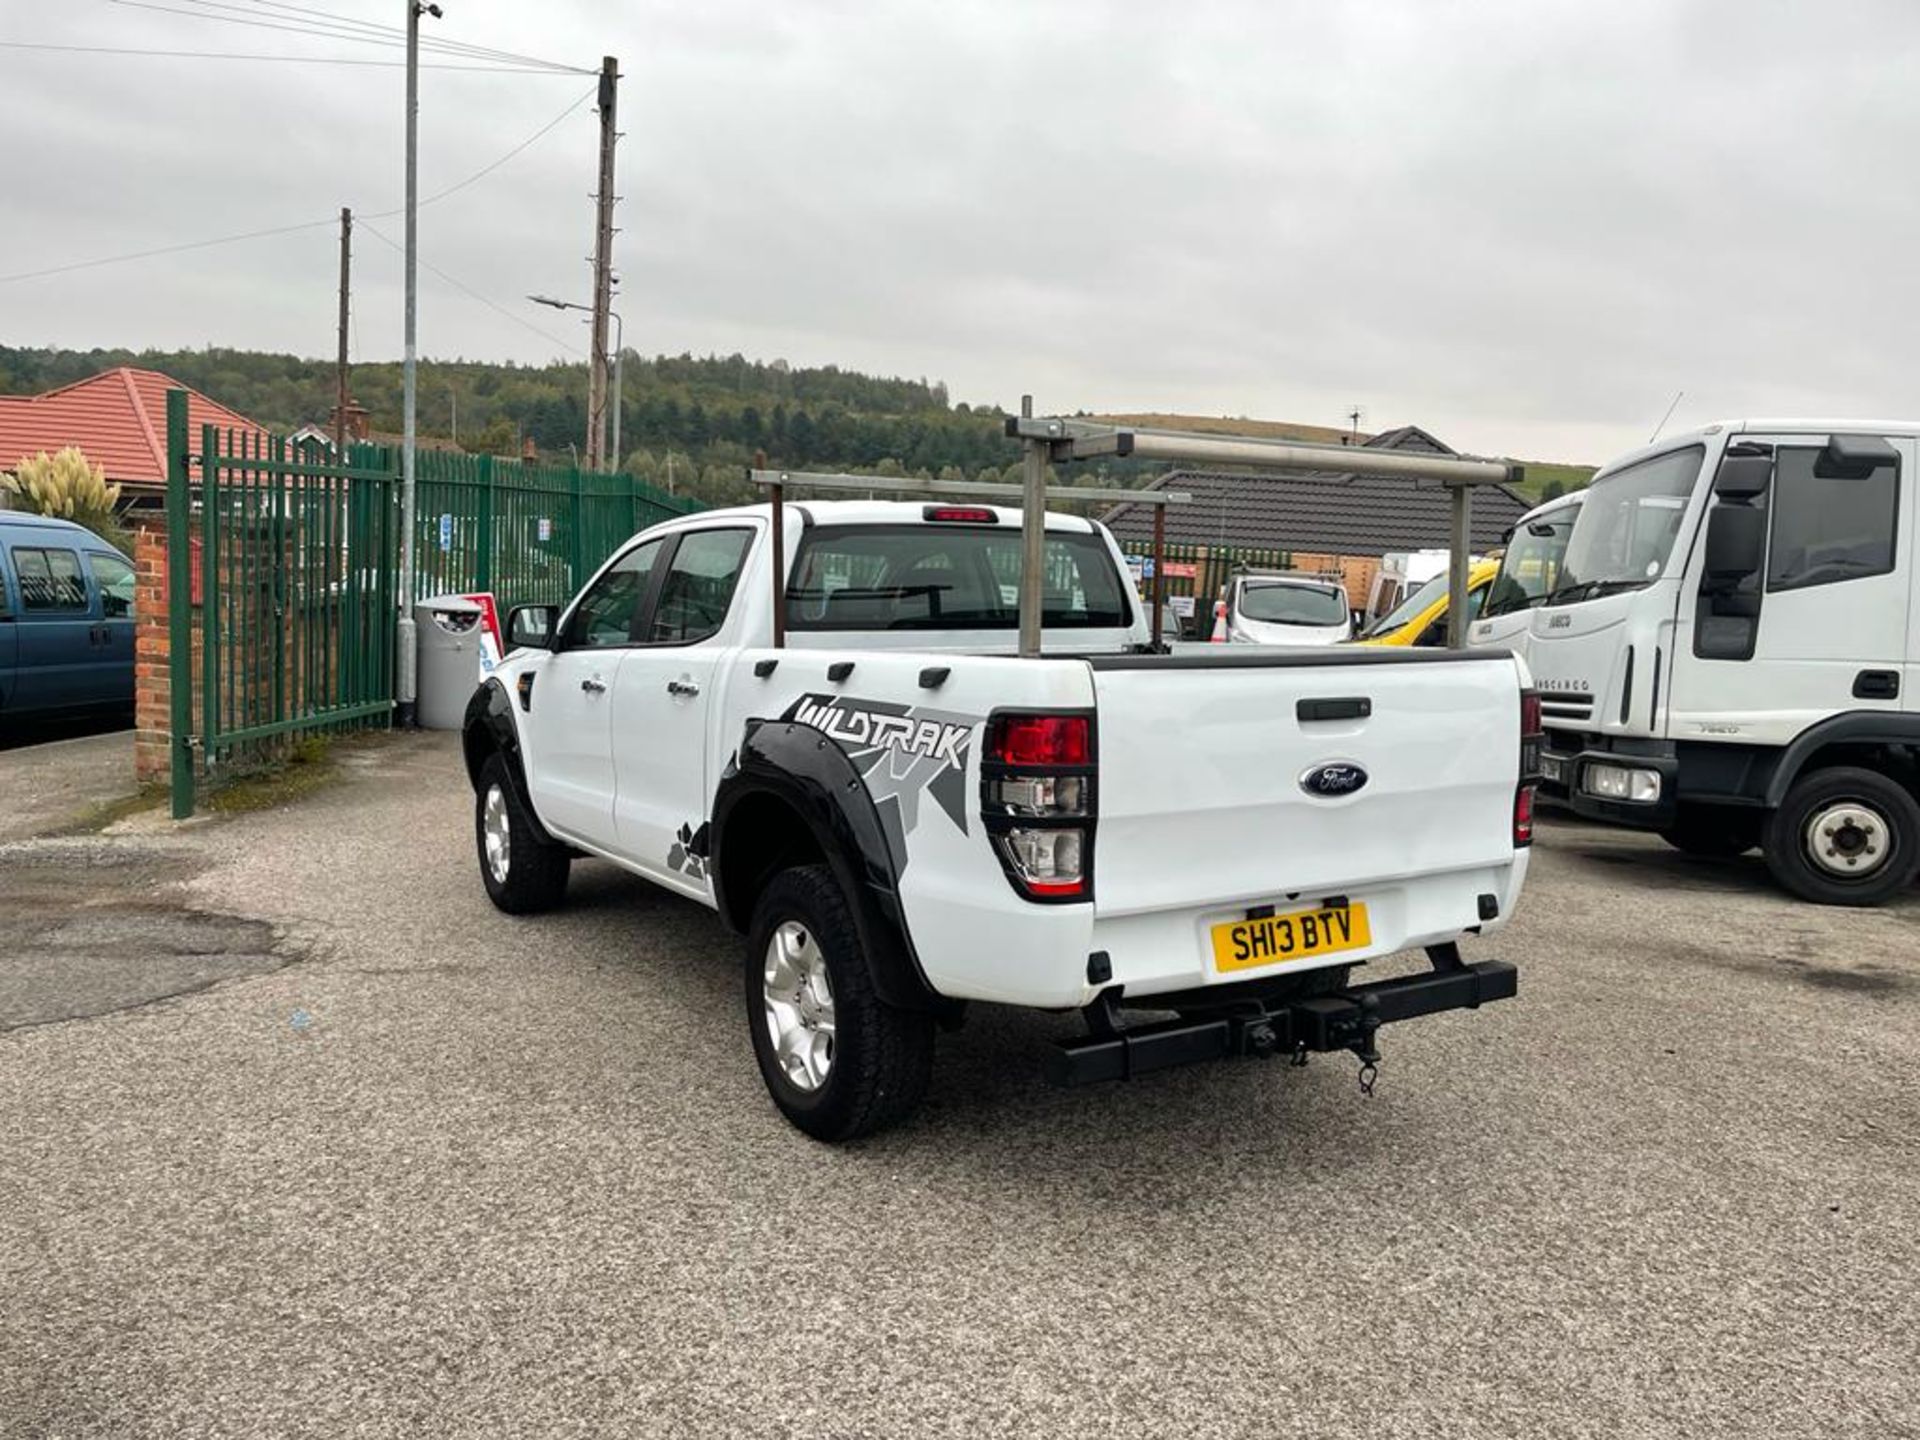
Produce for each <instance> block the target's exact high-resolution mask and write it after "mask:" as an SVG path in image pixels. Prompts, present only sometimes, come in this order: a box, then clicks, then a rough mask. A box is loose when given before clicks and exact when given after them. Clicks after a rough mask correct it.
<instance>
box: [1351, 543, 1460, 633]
mask: <svg viewBox="0 0 1920 1440" xmlns="http://www.w3.org/2000/svg"><path fill="white" fill-rule="evenodd" d="M1447 554H1448V552H1447V551H1445V550H1394V551H1389V552H1388V553H1387V554H1385V555H1382V556H1381V557H1380V568H1379V569H1378V570H1376V571H1374V574H1373V585H1372V587H1371V588H1370V589H1369V590H1368V591H1367V609H1366V613H1365V614H1364V615H1363V616H1361V619H1360V628H1361V629H1362V630H1363V631H1364V630H1368V629H1371V628H1372V627H1373V626H1375V625H1377V624H1379V623H1380V620H1381V618H1382V617H1384V616H1386V615H1389V614H1391V613H1392V611H1393V608H1394V607H1395V606H1396V605H1398V604H1399V603H1400V602H1401V601H1403V600H1405V599H1406V598H1407V597H1408V596H1409V595H1411V594H1413V592H1414V591H1416V590H1418V589H1419V588H1420V587H1421V586H1422V585H1424V584H1426V583H1427V582H1428V581H1429V580H1431V579H1433V578H1434V576H1436V575H1444V574H1446V573H1447Z"/></svg>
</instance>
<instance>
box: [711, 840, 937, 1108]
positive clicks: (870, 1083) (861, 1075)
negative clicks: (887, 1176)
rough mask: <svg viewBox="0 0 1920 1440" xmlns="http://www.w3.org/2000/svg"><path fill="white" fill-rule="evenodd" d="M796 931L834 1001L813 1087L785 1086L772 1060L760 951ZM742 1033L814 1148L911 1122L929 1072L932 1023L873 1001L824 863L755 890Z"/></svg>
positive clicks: (842, 902)
mask: <svg viewBox="0 0 1920 1440" xmlns="http://www.w3.org/2000/svg"><path fill="white" fill-rule="evenodd" d="M790 923H798V924H799V925H800V926H801V927H802V928H803V929H804V930H805V931H806V932H807V933H808V934H810V935H811V936H812V937H813V941H814V943H815V945H816V946H817V947H818V950H819V952H820V954H821V956H822V957H823V958H824V962H825V968H826V971H827V976H828V980H829V982H830V985H831V993H832V1016H833V1036H832V1042H831V1059H830V1063H829V1064H828V1066H827V1069H826V1075H825V1078H824V1079H823V1080H822V1081H821V1082H820V1083H819V1085H818V1088H816V1089H812V1090H808V1089H805V1088H802V1087H801V1086H800V1085H797V1084H796V1083H795V1082H794V1081H793V1080H792V1079H790V1078H789V1077H788V1075H787V1073H786V1070H785V1069H784V1068H783V1066H782V1064H781V1062H780V1060H779V1059H778V1058H777V1057H776V1054H775V1038H774V1028H773V1023H772V1022H771V1021H770V1019H769V1014H768V1004H767V993H766V992H767V964H768V952H769V948H770V947H771V946H772V943H773V939H774V935H775V933H776V932H777V931H779V930H780V929H781V927H783V926H786V925H788V924H790ZM744 978H745V994H746V1011H747V1030H748V1033H749V1035H750V1036H751V1037H752V1040H753V1054H754V1059H755V1060H756V1061H757V1062H758V1063H759V1066H760V1077H761V1079H762V1080H764V1081H765V1082H766V1086H767V1093H768V1094H769V1095H771V1096H772V1097H773V1103H774V1104H775V1105H776V1106H778V1107H779V1109H780V1112H781V1114H783V1115H785V1116H786V1117H787V1119H788V1120H790V1121H792V1122H793V1124H794V1125H795V1126H797V1127H798V1128H799V1129H801V1130H803V1131H805V1132H806V1133H807V1134H809V1135H811V1136H813V1137H814V1138H815V1139H816V1140H825V1141H829V1142H838V1141H843V1140H853V1139H857V1138H859V1137H860V1136H863V1135H871V1134H873V1133H874V1132H876V1131H878V1130H883V1129H885V1128H886V1127H887V1126H889V1125H893V1124H896V1123H898V1122H899V1121H901V1120H904V1119H905V1118H906V1117H907V1116H908V1115H910V1114H911V1113H912V1112H913V1110H914V1109H915V1108H916V1107H917V1106H918V1105H919V1104H920V1101H921V1100H922V1098H923V1097H924V1096H925V1095H926V1092H927V1082H928V1080H929V1078H930V1077H931V1075H932V1073H933V1032H934V1017H933V1016H932V1015H931V1014H928V1013H924V1012H920V1011H912V1010H901V1009H896V1008H895V1007H893V1006H891V1005H888V1004H886V1003H884V1002H883V1001H882V1000H881V999H880V997H879V996H878V995H876V994H875V993H874V988H873V978H872V974H871V972H870V971H869V969H868V966H867V957H866V954H865V952H864V951H863V949H862V947H861V944H860V932H859V930H858V929H857V928H856V927H855V925H854V920H853V912H852V910H851V908H850V907H849V906H848V904H847V898H846V896H845V895H844V894H843V893H842V892H841V889H840V885H839V882H838V881H837V880H835V879H834V876H833V872H832V871H831V870H830V869H828V868H827V867H826V866H825V865H807V866H801V867H798V868H795V869H791V870H783V871H782V872H780V874H778V875H776V876H775V877H774V878H773V879H772V880H771V881H770V882H769V883H768V885H767V887H766V889H765V890H764V891H762V892H761V895H760V898H759V900H758V902H757V903H756V904H755V905H754V910H753V924H752V926H751V928H750V929H749V931H748V934H747V953H746V957H745V966H744Z"/></svg>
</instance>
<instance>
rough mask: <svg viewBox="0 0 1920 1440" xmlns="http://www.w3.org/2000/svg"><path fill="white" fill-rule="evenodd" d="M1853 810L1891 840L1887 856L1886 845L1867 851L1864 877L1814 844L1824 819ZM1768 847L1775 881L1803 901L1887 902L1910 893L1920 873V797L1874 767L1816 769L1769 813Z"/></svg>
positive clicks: (1887, 842)
mask: <svg viewBox="0 0 1920 1440" xmlns="http://www.w3.org/2000/svg"><path fill="white" fill-rule="evenodd" d="M1851 807H1857V808H1858V810H1859V811H1861V812H1865V813H1866V814H1867V815H1869V816H1871V817H1874V818H1875V819H1876V820H1877V821H1878V824H1879V826H1880V834H1879V835H1877V836H1873V837H1871V838H1873V839H1876V840H1883V844H1884V850H1885V854H1884V856H1883V857H1882V856H1880V855H1879V851H1880V850H1881V848H1883V847H1882V846H1881V845H1876V846H1875V853H1874V854H1862V855H1861V857H1860V858H1861V868H1862V871H1863V873H1862V874H1860V875H1859V876H1858V877H1855V876H1851V875H1846V874H1836V873H1835V872H1834V869H1833V868H1832V866H1831V865H1823V864H1821V863H1819V861H1818V860H1816V858H1815V857H1814V855H1813V853H1812V852H1811V851H1810V849H1809V833H1808V832H1809V827H1810V826H1811V825H1812V824H1813V822H1814V821H1815V820H1816V818H1817V817H1819V816H1820V815H1822V814H1836V813H1844V812H1845V810H1847V809H1848V808H1851ZM1840 828H1841V829H1842V830H1843V831H1844V829H1845V827H1844V826H1842V827H1840ZM1856 829H1857V827H1856ZM1765 852H1766V859H1767V868H1768V869H1769V870H1771V871H1772V872H1773V878H1774V879H1775V880H1777V881H1778V882H1779V883H1780V885H1781V887H1782V888H1784V889H1786V890H1787V891H1789V892H1791V893H1792V894H1794V895H1797V896H1799V897H1800V898H1801V899H1802V900H1811V901H1813V902H1814V903H1815V904H1816V905H1879V904H1881V903H1883V902H1884V901H1887V900H1890V899H1892V898H1893V897H1894V896H1895V895H1898V894H1900V893H1901V892H1902V891H1904V890H1906V889H1907V887H1908V886H1910V885H1912V884H1913V881H1914V876H1915V875H1916V874H1920V801H1916V800H1915V799H1914V797H1913V794H1912V792H1911V791H1909V790H1908V789H1907V788H1906V787H1905V786H1904V785H1902V784H1900V782H1899V781H1897V780H1891V779H1889V778H1888V777H1887V776H1885V775H1882V774H1880V773H1879V772H1877V771H1874V770H1863V769H1860V768H1858V767H1856V766H1851V765H1842V766H1835V767H1833V768H1832V769H1829V770H1815V771H1813V772H1811V773H1809V774H1806V775H1803V776H1801V777H1800V778H1799V779H1798V780H1796V781H1795V782H1794V784H1793V788H1792V789H1790V790H1789V791H1787V798H1786V799H1785V800H1783V801H1781V803H1780V808H1779V809H1778V810H1776V811H1774V812H1773V814H1772V816H1771V817H1769V819H1768V821H1767V833H1766V840H1765ZM1868 862H1873V863H1871V865H1870V866H1869V864H1868Z"/></svg>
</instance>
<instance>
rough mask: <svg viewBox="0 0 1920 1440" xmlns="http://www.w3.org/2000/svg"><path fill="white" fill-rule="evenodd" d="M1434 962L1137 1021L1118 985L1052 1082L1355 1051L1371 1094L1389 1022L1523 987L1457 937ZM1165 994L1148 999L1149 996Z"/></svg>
mask: <svg viewBox="0 0 1920 1440" xmlns="http://www.w3.org/2000/svg"><path fill="white" fill-rule="evenodd" d="M1427 959H1428V960H1429V961H1430V962H1432V965H1433V968H1432V969H1431V970H1429V971H1427V972H1426V973H1424V974H1420V975H1403V976H1400V977H1399V978H1398V979H1393V980H1377V981H1374V982H1373V983H1372V984H1369V985H1352V986H1348V987H1347V988H1346V989H1344V990H1335V991H1333V992H1332V993H1331V994H1327V995H1316V996H1313V997H1312V998H1311V999H1306V1000H1265V999H1258V998H1247V999H1239V1000H1226V999H1225V997H1222V1001H1220V1002H1216V1004H1217V1005H1218V1006H1219V1010H1218V1013H1217V1014H1216V1013H1208V1012H1202V1013H1193V1012H1192V1011H1190V1012H1189V1013H1188V1014H1186V1015H1183V1016H1181V1017H1180V1018H1178V1019H1175V1020H1164V1021H1159V1022H1157V1023H1155V1024H1152V1025H1141V1026H1137V1027H1133V1028H1128V1027H1127V1026H1125V1025H1124V1024H1123V1023H1122V1022H1121V1020H1120V1017H1119V1013H1118V1012H1119V1006H1118V1004H1117V1003H1116V1001H1117V1000H1118V998H1119V997H1118V994H1117V991H1116V990H1103V991H1101V992H1100V994H1099V995H1098V996H1097V997H1096V998H1095V999H1094V1001H1093V1003H1092V1004H1091V1005H1088V1006H1087V1007H1086V1008H1085V1010H1084V1011H1083V1012H1082V1013H1083V1014H1085V1016H1086V1017H1087V1030H1088V1033H1087V1034H1086V1035H1085V1036H1084V1037H1083V1038H1081V1039H1078V1040H1063V1041H1061V1042H1059V1043H1058V1044H1057V1045H1056V1046H1055V1048H1054V1051H1053V1053H1052V1054H1050V1055H1049V1056H1048V1057H1047V1079H1048V1080H1050V1081H1052V1082H1053V1083H1054V1084H1056V1085H1091V1084H1094V1083H1095V1082H1097V1081H1101V1080H1128V1079H1131V1078H1132V1077H1134V1076H1135V1075H1144V1074H1147V1073H1148V1072H1149V1071H1153V1070H1166V1069H1170V1068H1171V1067H1173V1066H1175V1065H1193V1064H1198V1063H1199V1062H1200V1061H1203V1060H1220V1059H1224V1058H1226V1057H1227V1056H1230V1055H1258V1056H1272V1055H1282V1054H1285V1055H1290V1056H1292V1058H1293V1063H1294V1064H1296V1065H1304V1064H1306V1062H1307V1056H1308V1055H1310V1054H1313V1053H1316V1052H1319V1053H1325V1052H1328V1051H1334V1050H1347V1051H1351V1052H1352V1053H1353V1054H1354V1055H1355V1056H1356V1057H1357V1058H1358V1059H1359V1061H1360V1067H1361V1068H1360V1089H1361V1093H1362V1094H1367V1095H1371V1094H1372V1093H1373V1081H1374V1078H1375V1076H1376V1075H1377V1074H1378V1072H1379V1066H1380V1051H1379V1049H1378V1048H1377V1047H1376V1045H1375V1043H1374V1037H1375V1035H1376V1034H1377V1033H1378V1031H1379V1029H1380V1027H1381V1026H1382V1025H1391V1024H1393V1023H1394V1022H1396V1021H1400V1020H1412V1019H1415V1018H1417V1017H1418V1016H1421V1015H1434V1014H1438V1013H1439V1012H1440V1011H1442V1010H1473V1009H1477V1008H1479V1007H1480V1006H1481V1005H1485V1004H1487V1003H1489V1002H1491V1001H1494V1000H1510V999H1512V998H1513V996H1514V995H1515V994H1516V993H1518V991H1519V985H1520V972H1519V971H1518V970H1517V969H1515V968H1514V967H1513V966H1512V965H1510V964H1508V963H1507V962H1506V961H1504V960H1482V961H1479V962H1478V963H1477V964H1473V965H1468V964H1466V963H1464V962H1463V961H1462V960H1461V959H1460V947H1459V946H1457V945H1455V944H1452V943H1451V942H1449V943H1447V944H1444V945H1433V946H1429V947H1428V949H1427ZM1189 993H1191V992H1189ZM1161 998H1162V997H1157V996H1146V997H1142V1002H1141V1003H1143V1004H1148V1005H1151V1004H1154V1003H1155V1002H1156V1001H1157V1000H1159V999H1161ZM1194 998H1195V999H1196V1002H1198V1001H1200V1000H1201V999H1203V998H1204V997H1200V996H1196V997H1194ZM1222 1002H1224V1003H1222ZM1197 1008H1198V1004H1197V1003H1196V1009H1197ZM1211 1008H1212V1007H1209V1010H1211Z"/></svg>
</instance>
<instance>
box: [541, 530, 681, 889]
mask: <svg viewBox="0 0 1920 1440" xmlns="http://www.w3.org/2000/svg"><path fill="white" fill-rule="evenodd" d="M667 543H668V542H667V541H666V540H664V539H661V540H650V541H648V542H647V543H646V544H644V545H636V546H634V547H633V548H631V549H629V550H627V551H625V552H624V553H622V554H620V555H618V556H616V557H615V558H614V560H613V562H612V563H611V564H609V565H608V566H607V567H606V568H605V569H604V570H602V571H601V572H600V573H599V574H598V575H596V576H595V577H594V579H593V581H592V583H591V584H589V585H588V586H587V588H586V589H585V590H584V591H583V592H581V595H580V598H579V599H578V600H576V601H575V602H574V604H573V607H572V608H571V609H570V610H568V611H567V613H566V615H565V616H564V617H563V619H562V620H561V624H560V632H559V636H558V642H559V648H558V649H557V650H556V651H555V652H554V653H553V654H551V655H549V656H547V657H546V660H545V663H544V664H542V665H541V667H540V669H539V670H538V672H537V673H536V674H535V676H534V680H533V693H532V697H531V700H530V702H529V704H528V706H527V713H526V717H525V720H524V722H523V726H522V735H523V737H524V741H525V744H526V747H527V750H528V752H529V757H530V761H531V763H529V764H528V766H527V788H528V790H529V792H530V793H531V795H532V797H533V808H534V812H535V813H536V814H537V815H539V817H540V820H541V823H542V824H544V825H546V826H547V827H548V828H549V829H551V830H555V831H558V832H559V833H561V834H562V835H563V836H565V837H566V838H568V839H571V840H578V841H580V842H581V843H582V844H585V845H590V846H592V847H593V848H595V849H597V850H609V851H610V850H614V849H615V848H616V843H615V837H614V829H613V786H614V774H613V728H612V701H613V685H614V680H615V678H616V677H617V676H618V675H619V673H620V662H621V660H622V658H623V657H624V656H625V655H626V653H627V651H628V649H629V647H630V646H632V644H633V632H634V625H635V623H636V621H637V620H638V618H639V616H640V612H641V609H642V607H643V605H644V603H645V600H646V597H647V592H648V590H649V589H650V588H651V586H652V583H653V580H654V578H655V576H654V572H655V566H656V564H657V562H658V560H659V558H660V554H661V552H662V550H663V549H664V548H665V546H666V544H667Z"/></svg>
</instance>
